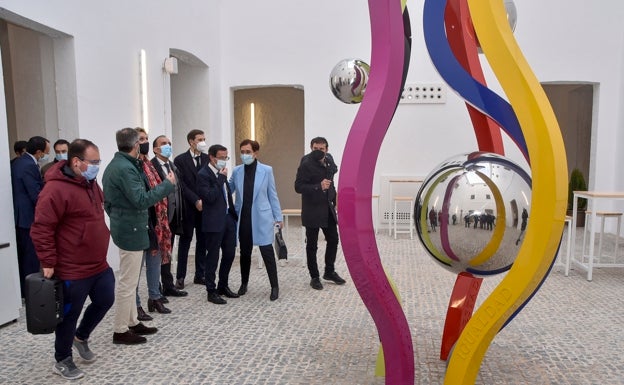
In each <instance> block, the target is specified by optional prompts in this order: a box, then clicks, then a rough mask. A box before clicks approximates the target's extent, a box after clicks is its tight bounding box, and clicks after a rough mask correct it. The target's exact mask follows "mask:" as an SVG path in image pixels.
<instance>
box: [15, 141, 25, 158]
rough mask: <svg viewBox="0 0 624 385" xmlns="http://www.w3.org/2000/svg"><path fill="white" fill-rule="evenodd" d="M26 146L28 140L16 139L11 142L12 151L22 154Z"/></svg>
mask: <svg viewBox="0 0 624 385" xmlns="http://www.w3.org/2000/svg"><path fill="white" fill-rule="evenodd" d="M26 147H28V142H27V141H25V140H18V141H16V142H15V143H13V152H14V153H16V154H20V155H21V154H23V153H24V151H26Z"/></svg>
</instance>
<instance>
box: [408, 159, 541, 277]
mask: <svg viewBox="0 0 624 385" xmlns="http://www.w3.org/2000/svg"><path fill="white" fill-rule="evenodd" d="M530 205H531V177H530V176H529V174H528V173H527V172H526V171H525V170H524V169H523V168H522V167H520V166H518V165H517V164H516V163H514V162H513V161H512V160H510V159H508V158H505V157H503V156H500V155H497V154H493V153H488V152H473V153H470V154H462V155H458V156H455V157H452V158H450V159H448V160H446V161H444V162H443V163H442V164H440V165H439V166H437V167H436V168H435V169H434V171H432V172H431V173H430V174H429V175H428V176H427V178H426V179H425V181H424V183H423V185H422V187H421V188H420V190H419V191H418V195H417V196H416V205H415V207H414V220H415V223H416V230H417V233H418V237H419V239H420V241H421V242H422V244H423V245H424V247H425V249H426V250H427V252H428V253H429V254H430V255H431V256H432V257H433V259H435V260H436V261H437V262H439V263H440V264H441V265H442V266H443V267H444V268H446V269H448V270H450V271H452V272H454V273H460V272H463V271H465V272H468V273H471V274H475V275H479V276H487V275H493V274H498V273H502V272H504V271H507V270H508V269H509V268H510V267H511V265H512V264H513V262H514V260H515V259H516V256H517V255H518V250H519V249H520V246H521V244H522V240H523V238H524V230H525V229H526V225H527V222H528V219H529V218H528V214H529V213H530V212H531V209H530ZM523 214H524V215H523Z"/></svg>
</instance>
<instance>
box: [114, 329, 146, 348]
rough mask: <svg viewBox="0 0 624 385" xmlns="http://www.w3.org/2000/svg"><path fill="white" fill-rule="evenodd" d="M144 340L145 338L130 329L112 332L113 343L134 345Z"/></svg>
mask: <svg viewBox="0 0 624 385" xmlns="http://www.w3.org/2000/svg"><path fill="white" fill-rule="evenodd" d="M146 341H147V338H145V337H142V336H140V335H138V334H135V333H133V332H132V330H128V331H127V332H125V333H113V343H114V344H118V345H119V344H121V345H136V344H142V343H145V342H146Z"/></svg>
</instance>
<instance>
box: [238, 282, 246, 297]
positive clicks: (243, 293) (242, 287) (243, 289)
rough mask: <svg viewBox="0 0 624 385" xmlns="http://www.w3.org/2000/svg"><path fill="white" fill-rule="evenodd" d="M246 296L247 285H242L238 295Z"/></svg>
mask: <svg viewBox="0 0 624 385" xmlns="http://www.w3.org/2000/svg"><path fill="white" fill-rule="evenodd" d="M245 294H247V284H246V283H241V285H240V287H239V288H238V295H245Z"/></svg>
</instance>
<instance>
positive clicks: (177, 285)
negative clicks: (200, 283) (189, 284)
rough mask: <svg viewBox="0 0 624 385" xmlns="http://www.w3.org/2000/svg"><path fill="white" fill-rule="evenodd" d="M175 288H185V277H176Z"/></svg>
mask: <svg viewBox="0 0 624 385" xmlns="http://www.w3.org/2000/svg"><path fill="white" fill-rule="evenodd" d="M174 286H175V288H176V289H178V290H182V289H184V278H179V279H176V283H175V285H174Z"/></svg>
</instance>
